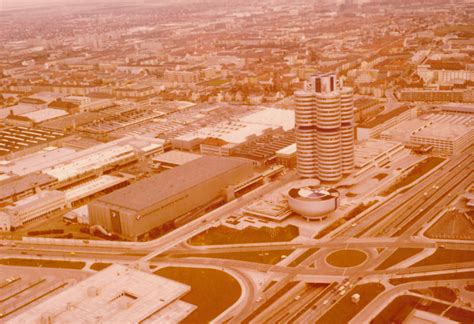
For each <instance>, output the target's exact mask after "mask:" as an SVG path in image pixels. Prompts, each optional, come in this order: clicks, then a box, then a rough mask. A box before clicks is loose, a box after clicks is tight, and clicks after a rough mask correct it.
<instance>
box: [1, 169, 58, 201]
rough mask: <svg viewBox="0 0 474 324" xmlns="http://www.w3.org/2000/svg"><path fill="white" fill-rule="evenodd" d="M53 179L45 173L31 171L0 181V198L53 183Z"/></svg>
mask: <svg viewBox="0 0 474 324" xmlns="http://www.w3.org/2000/svg"><path fill="white" fill-rule="evenodd" d="M54 181H56V179H55V178H53V177H51V176H49V175H47V174H42V173H39V174H37V173H31V174H28V175H25V176H23V177H17V178H13V179H9V180H8V181H4V182H0V200H3V199H6V198H8V197H11V196H13V195H15V194H19V193H22V192H24V191H27V190H30V189H32V188H34V187H36V186H44V185H47V184H50V183H53V182H54Z"/></svg>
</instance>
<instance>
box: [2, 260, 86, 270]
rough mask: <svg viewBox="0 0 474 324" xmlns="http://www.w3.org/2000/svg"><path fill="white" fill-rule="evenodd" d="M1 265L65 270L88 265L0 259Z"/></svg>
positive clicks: (68, 262) (67, 262)
mask: <svg viewBox="0 0 474 324" xmlns="http://www.w3.org/2000/svg"><path fill="white" fill-rule="evenodd" d="M0 264H3V265H10V266H21V267H39V268H41V267H44V268H64V269H82V268H84V266H85V265H86V263H85V262H80V261H58V260H34V259H18V258H9V259H0Z"/></svg>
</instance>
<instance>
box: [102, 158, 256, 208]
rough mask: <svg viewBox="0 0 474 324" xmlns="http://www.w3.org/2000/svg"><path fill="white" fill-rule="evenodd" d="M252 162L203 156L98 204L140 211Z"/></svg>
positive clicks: (136, 183)
mask: <svg viewBox="0 0 474 324" xmlns="http://www.w3.org/2000/svg"><path fill="white" fill-rule="evenodd" d="M250 163H251V162H250V161H248V160H245V159H241V158H227V157H220V156H203V157H201V158H199V159H196V160H193V161H191V162H189V163H186V164H183V165H180V166H177V167H176V168H173V169H170V170H167V171H165V172H162V173H159V174H157V175H155V176H152V177H150V178H147V179H144V180H141V181H138V182H135V183H134V184H132V185H130V186H127V187H125V188H123V189H120V190H117V191H114V192H112V193H110V194H108V195H106V196H103V197H101V198H99V199H97V200H96V201H97V202H103V203H106V204H111V205H115V206H120V207H123V208H126V209H131V210H135V211H141V210H143V209H146V208H148V207H150V206H153V205H154V204H157V203H159V202H160V201H162V200H164V199H167V198H168V197H172V196H175V195H177V194H178V193H180V192H183V191H185V190H186V189H188V188H192V187H194V186H196V185H198V184H200V183H202V182H204V181H207V180H209V179H211V178H214V177H216V176H218V175H220V174H223V173H225V172H228V171H230V170H232V169H235V168H238V167H240V166H242V165H245V164H250Z"/></svg>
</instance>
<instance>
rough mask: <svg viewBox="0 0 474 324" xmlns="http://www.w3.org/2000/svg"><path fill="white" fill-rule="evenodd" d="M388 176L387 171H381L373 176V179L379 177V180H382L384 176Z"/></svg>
mask: <svg viewBox="0 0 474 324" xmlns="http://www.w3.org/2000/svg"><path fill="white" fill-rule="evenodd" d="M387 176H388V174H387V173H379V174H377V175H375V176H373V177H372V178H373V179H377V180H379V181H380V180H382V179H384V178H385V177H387Z"/></svg>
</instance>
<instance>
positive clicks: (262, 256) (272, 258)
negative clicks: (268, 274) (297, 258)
mask: <svg viewBox="0 0 474 324" xmlns="http://www.w3.org/2000/svg"><path fill="white" fill-rule="evenodd" d="M293 251H294V249H286V250H269V251H261V252H227V253H206V254H198V253H194V254H193V253H185V254H176V255H172V256H174V257H178V258H188V257H194V258H217V259H231V260H240V261H248V262H255V263H265V264H277V263H278V262H280V261H281V260H282V259H283V258H282V257H283V256H284V255H286V256H288V255H290V253H292V252H293Z"/></svg>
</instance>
